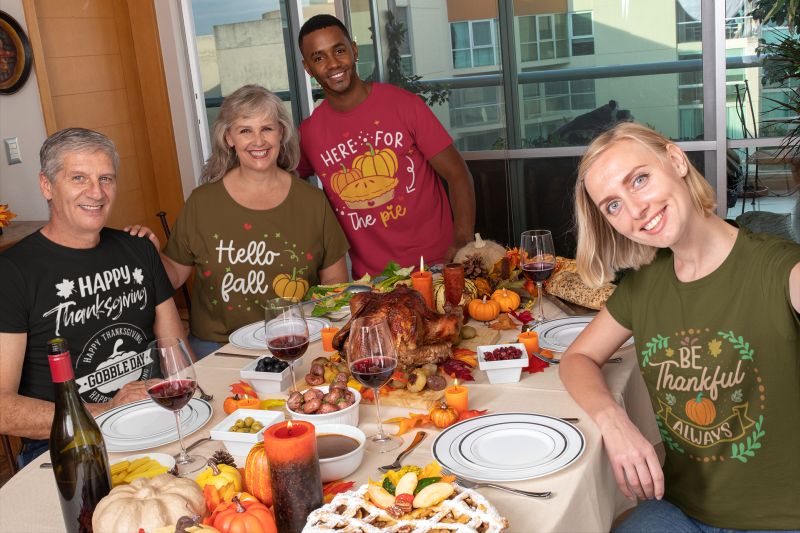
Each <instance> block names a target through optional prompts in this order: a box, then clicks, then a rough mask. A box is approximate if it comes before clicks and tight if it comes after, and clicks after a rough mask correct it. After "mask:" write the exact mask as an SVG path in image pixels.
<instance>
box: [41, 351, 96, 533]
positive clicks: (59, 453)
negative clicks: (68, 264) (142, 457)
mask: <svg viewBox="0 0 800 533" xmlns="http://www.w3.org/2000/svg"><path fill="white" fill-rule="evenodd" d="M47 354H48V359H49V361H50V373H51V375H52V376H53V385H54V387H55V416H53V426H52V428H51V429H50V461H51V462H52V463H53V475H55V478H56V485H58V498H59V500H60V501H61V512H62V514H63V515H64V525H65V526H66V530H67V531H69V532H70V533H72V532H81V533H83V532H90V533H91V531H92V513H93V512H94V508H95V506H96V505H97V503H98V502H99V501H100V500H101V499H102V498H103V497H104V496H105V495H106V494H108V492H109V491H110V490H111V475H110V473H109V472H110V469H109V466H108V456H107V455H106V445H105V442H103V434H102V433H100V428H98V427H97V423H96V422H95V421H94V418H93V417H92V415H91V414H89V411H88V410H87V409H86V406H85V405H83V402H82V401H81V399H80V397H79V396H78V386H77V384H76V383H75V373H74V371H73V368H72V362H71V360H70V356H69V348H68V347H67V341H66V340H65V339H62V338H56V339H53V340H51V341H50V342H48V343H47Z"/></svg>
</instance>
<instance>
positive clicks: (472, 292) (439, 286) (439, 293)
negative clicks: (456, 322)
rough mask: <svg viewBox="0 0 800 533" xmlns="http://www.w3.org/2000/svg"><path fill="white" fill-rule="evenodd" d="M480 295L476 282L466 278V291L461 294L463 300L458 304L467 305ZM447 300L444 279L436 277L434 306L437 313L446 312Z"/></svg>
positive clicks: (434, 281)
mask: <svg viewBox="0 0 800 533" xmlns="http://www.w3.org/2000/svg"><path fill="white" fill-rule="evenodd" d="M477 297H478V288H477V287H476V286H475V282H473V281H472V280H471V279H465V280H464V291H463V294H462V295H461V301H460V302H459V303H458V305H467V304H469V302H470V301H472V299H473V298H477ZM445 302H446V300H445V297H444V280H443V279H442V278H436V279H435V280H433V303H434V307H436V312H437V313H444V304H445Z"/></svg>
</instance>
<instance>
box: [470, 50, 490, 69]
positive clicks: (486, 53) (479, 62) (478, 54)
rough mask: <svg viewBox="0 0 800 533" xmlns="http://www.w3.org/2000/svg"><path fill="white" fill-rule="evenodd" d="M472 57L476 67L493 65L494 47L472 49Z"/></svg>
mask: <svg viewBox="0 0 800 533" xmlns="http://www.w3.org/2000/svg"><path fill="white" fill-rule="evenodd" d="M473 59H474V63H475V66H476V67H488V66H491V65H494V48H478V49H476V50H474V52H473Z"/></svg>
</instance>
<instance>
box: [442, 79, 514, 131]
mask: <svg viewBox="0 0 800 533" xmlns="http://www.w3.org/2000/svg"><path fill="white" fill-rule="evenodd" d="M499 104H500V95H499V94H498V88H497V87H474V88H469V89H458V90H454V91H452V92H451V93H450V126H451V127H453V128H463V127H469V126H478V125H482V124H486V123H493V124H499V123H500V122H501V120H502V119H503V118H504V117H503V116H502V111H501V109H500V105H499Z"/></svg>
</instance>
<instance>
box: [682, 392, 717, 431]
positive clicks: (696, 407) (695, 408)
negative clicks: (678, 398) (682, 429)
mask: <svg viewBox="0 0 800 533" xmlns="http://www.w3.org/2000/svg"><path fill="white" fill-rule="evenodd" d="M684 410H685V411H686V416H688V417H689V420H691V421H692V422H694V423H695V424H699V425H701V426H708V425H710V424H711V423H712V422H713V421H714V418H716V416H717V408H716V407H714V402H712V401H711V400H709V399H708V398H703V393H702V392H700V393H698V394H697V397H696V398H692V399H691V400H689V401H687V402H686V405H685V406H684Z"/></svg>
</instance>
